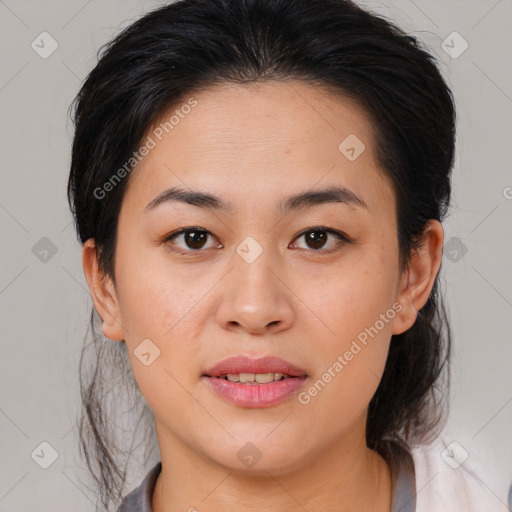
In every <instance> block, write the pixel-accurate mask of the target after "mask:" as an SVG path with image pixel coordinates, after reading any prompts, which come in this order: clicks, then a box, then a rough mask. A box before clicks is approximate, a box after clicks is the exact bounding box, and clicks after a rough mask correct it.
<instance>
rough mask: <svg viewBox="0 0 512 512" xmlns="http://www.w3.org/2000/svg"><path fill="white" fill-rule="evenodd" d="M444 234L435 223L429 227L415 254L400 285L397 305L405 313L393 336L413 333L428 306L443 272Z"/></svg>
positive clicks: (397, 318)
mask: <svg viewBox="0 0 512 512" xmlns="http://www.w3.org/2000/svg"><path fill="white" fill-rule="evenodd" d="M443 240H444V233H443V227H442V225H441V223H440V222H439V221H437V220H434V219H431V220H429V221H428V222H427V224H426V225H425V229H424V231H423V234H422V240H421V245H420V247H419V248H418V249H417V250H415V251H414V252H413V253H412V254H411V258H410V262H409V265H408V267H407V270H406V271H405V272H404V273H403V275H402V277H401V281H400V287H399V293H398V297H397V301H398V302H399V303H400V304H401V305H402V310H401V311H400V312H399V313H398V314H397V315H396V317H395V318H394V320H393V328H392V334H402V333H403V332H405V331H407V330H408V329H410V328H411V327H412V326H413V325H414V322H415V321H416V317H417V316H418V311H419V310H420V309H421V308H422V307H423V306H424V305H425V303H426V302H427V300H428V298H429V296H430V293H431V291H432V288H433V286H434V282H435V279H436V277H437V274H438V273H439V269H440V268H441V260H442V256H443Z"/></svg>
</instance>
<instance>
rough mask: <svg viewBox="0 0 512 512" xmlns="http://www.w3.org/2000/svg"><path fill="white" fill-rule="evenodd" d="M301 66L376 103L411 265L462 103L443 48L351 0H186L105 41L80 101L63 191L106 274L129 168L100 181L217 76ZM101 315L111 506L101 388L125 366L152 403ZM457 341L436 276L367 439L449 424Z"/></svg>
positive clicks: (99, 438)
mask: <svg viewBox="0 0 512 512" xmlns="http://www.w3.org/2000/svg"><path fill="white" fill-rule="evenodd" d="M292 80H299V81H306V82H309V83H312V84H316V85H318V86H319V87H325V88H327V89H328V90H330V91H332V92H333V93H338V94H340V96H345V97H349V98H351V99H354V100H356V102H357V103H358V105H359V106H360V107H361V108H362V109H363V110H364V111H365V112H366V113H367V115H368V116H369V119H370V121H371V123H372V125H373V128H374V131H375V151H376V157H377V161H378V164H379V166H380V169H381V171H382V172H383V173H384V175H385V176H387V177H388V178H389V179H390V182H391V183H392V185H393V188H394V192H395V198H396V208H397V224H398V233H397V236H398V243H399V249H400V251H399V253H400V262H399V263H400V268H401V269H402V270H403V269H405V268H406V266H407V264H408V262H409V261H410V257H411V255H412V253H413V252H414V251H415V250H416V249H418V247H419V244H420V241H421V235H422V233H423V231H424V228H425V225H426V223H427V221H428V220H429V219H436V220H439V221H442V220H443V218H444V217H445V216H446V213H447V210H448V207H449V201H450V193H451V185H450V173H451V169H452V165H453V159H454V144H455V108H454V103H453V98H452V94H451V91H450V90H449V88H448V87H447V85H446V83H445V81H444V80H443V78H442V76H441V74H440V72H439V69H438V67H437V65H436V62H435V59H434V58H433V57H432V56H431V55H430V54H429V53H428V51H427V50H426V49H425V48H424V47H423V46H422V45H421V43H419V42H418V41H417V40H416V39H415V38H414V37H412V36H410V35H407V34H405V33H404V32H403V31H402V30H400V29H399V28H397V27H396V26H394V25H393V24H392V23H390V22H389V21H387V20H385V19H384V18H382V17H379V16H377V15H374V14H371V13H369V12H367V11H365V10H363V9H361V8H360V7H358V6H357V5H355V4H354V3H352V2H350V1H348V0H180V1H177V2H173V3H170V4H168V5H166V6H164V7H161V8H158V9H156V10H155V11H152V12H150V13H148V14H146V15H145V16H143V17H142V18H140V19H138V20H137V21H136V22H134V23H133V24H131V25H130V26H129V27H127V28H126V29H125V30H123V31H122V32H121V33H120V34H119V35H117V37H115V39H113V40H112V41H111V42H109V43H108V44H106V45H105V46H104V47H103V48H102V49H101V50H100V54H99V62H98V64H97V65H96V67H95V68H94V69H93V70H92V71H91V72H90V74H89V75H88V77H87V79H86V80H85V82H84V84H83V86H82V88H81V90H80V92H79V94H78V95H77V97H76V99H75V102H74V123H75V130H76V131H75V136H74V141H73V148H72V161H71V170H70V176H69V183H68V200H69V204H70V207H71V210H72V212H73V215H74V219H75V228H76V231H77V234H78V238H79V240H80V241H81V242H82V243H84V242H85V241H86V240H87V239H89V238H94V240H95V243H96V248H97V251H98V259H99V265H100V268H101V269H102V270H103V271H104V272H105V274H106V275H108V276H110V277H111V278H112V279H113V281H114V282H115V275H114V254H115V247H116V233H117V224H118V216H119V211H120V206H121V202H122V200H123V195H124V192H125V190H126V185H127V183H128V181H129V179H130V178H129V176H126V177H125V178H124V179H123V180H120V181H119V183H117V184H116V186H115V187H113V188H112V190H111V191H110V192H109V194H108V197H107V198H105V199H102V198H101V197H99V196H98V193H97V191H98V190H99V189H101V187H102V186H103V185H104V184H105V183H106V182H108V181H109V180H110V179H111V178H112V176H113V175H114V174H115V173H116V172H117V171H118V170H119V169H120V168H122V167H123V165H125V163H126V162H127V161H129V159H130V157H131V156H132V154H133V153H134V151H136V150H137V148H138V147H139V146H140V144H141V142H142V140H143V137H144V136H145V134H147V132H148V129H149V128H150V127H151V126H153V124H154V123H155V122H156V121H157V120H158V119H160V118H161V116H162V115H163V114H164V113H165V112H167V111H169V109H170V108H171V107H172V106H174V105H178V104H179V103H180V102H182V101H185V100H186V98H188V97H190V96H191V95H192V94H193V93H197V92H199V91H201V90H204V89H206V88H208V87H211V86H212V85H215V84H223V83H226V84H241V85H243V84H249V83H254V82H259V83H265V82H269V81H292ZM97 321H98V317H97V313H96V312H95V310H94V308H93V310H92V312H91V329H92V335H93V342H92V343H91V344H90V345H87V344H85V345H84V349H83V352H82V358H81V361H80V385H81V390H82V399H83V409H82V417H81V422H80V440H81V449H82V450H83V453H84V455H85V458H86V461H87V464H88V467H89V469H90V470H91V472H92V474H93V476H94V478H95V479H96V481H97V483H98V485H99V490H100V492H99V495H100V497H101V500H102V503H103V506H104V507H105V508H107V509H108V505H109V503H110V502H111V501H116V502H119V501H120V500H121V497H122V493H123V489H124V487H125V483H126V467H125V468H124V469H123V468H122V465H121V462H120V460H118V459H117V457H118V456H120V455H121V454H122V451H121V450H120V449H119V445H118V442H117V441H116V438H115V436H113V435H112V425H113V424H114V422H115V421H117V420H115V419H112V417H111V416H109V414H110V415H111V414H113V412H112V410H110V409H109V408H107V407H106V405H105V404H104V400H103V395H104V394H105V393H107V391H106V390H107V389H109V388H110V386H111V383H112V382H113V381H114V380H115V379H116V375H117V376H118V377H117V378H122V379H124V382H125V383H126V385H127V386H128V387H129V388H130V389H131V390H132V391H134V392H135V395H133V398H134V400H135V402H134V403H138V404H142V407H143V412H142V415H146V416H147V419H148V421H151V415H150V413H149V412H148V407H147V404H146V405H144V401H143V398H142V395H141V394H140V392H138V388H137V386H136V384H135V382H134V378H133V375H132V373H131V370H130V367H129V361H128V358H127V356H126V346H125V344H124V343H114V342H112V341H109V340H106V339H105V338H103V337H102V335H101V334H99V333H98V329H97V328H98V325H97ZM86 348H90V349H91V350H93V352H94V354H95V357H94V358H93V361H92V363H91V364H92V366H91V365H89V366H87V365H86V364H85V357H84V354H85V351H86ZM450 353H451V341H450V327H449V323H448V319H447V315H446V312H445V308H444V306H443V302H442V296H441V294H440V292H439V282H438V278H436V280H435V282H434V286H433V288H432V292H431V294H430V297H429V299H428V300H427V302H426V304H425V305H424V306H423V308H421V310H420V311H419V314H418V317H417V319H416V321H415V323H414V325H413V326H412V327H411V328H410V329H409V330H407V331H406V332H404V333H402V334H400V335H393V336H392V339H391V343H390V348H389V354H388V358H387V361H386V367H385V370H384V374H383V376H382V379H381V382H380V385H379V387H378V389H377V391H376V393H375V395H374V396H373V398H372V400H371V402H370V404H369V411H368V422H367V431H366V440H367V445H368V447H369V448H371V449H374V450H375V451H377V452H378V453H380V454H381V455H382V456H383V457H384V458H385V459H386V460H387V461H388V462H389V463H391V462H393V461H396V460H398V458H400V457H401V455H402V454H403V452H404V451H405V450H409V449H410V448H411V447H412V446H413V445H415V444H420V443H422V442H425V441H426V440H427V439H430V438H434V437H435V436H436V435H437V433H438V431H439V429H440V427H441V426H442V425H443V424H444V420H445V413H446V407H445V406H446V403H447V401H446V400H445V398H446V397H447V396H448V385H449V371H448V370H449V361H450ZM119 376H120V377H119ZM123 389H124V388H123ZM142 415H141V418H142ZM150 439H153V438H150ZM130 453H131V450H130V451H129V453H128V457H129V456H130Z"/></svg>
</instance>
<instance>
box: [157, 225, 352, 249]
mask: <svg viewBox="0 0 512 512" xmlns="http://www.w3.org/2000/svg"><path fill="white" fill-rule="evenodd" d="M318 231H320V232H324V233H329V234H332V235H334V236H335V237H336V238H338V240H339V241H341V242H342V243H341V244H339V243H338V244H336V246H335V247H333V248H331V249H303V248H299V250H302V251H309V252H314V253H321V254H331V253H333V252H336V251H338V250H340V249H341V247H343V246H344V245H345V244H349V243H352V242H353V241H354V240H353V239H352V238H351V237H349V236H348V235H347V234H345V233H343V232H342V231H338V230H336V229H332V228H327V227H324V226H314V227H311V228H308V229H305V230H303V231H301V232H300V233H299V234H298V235H297V236H296V237H295V238H294V240H297V239H298V238H300V237H302V236H304V235H306V234H307V233H313V232H318ZM191 232H201V233H207V234H209V235H212V233H210V232H209V231H208V230H207V229H204V228H201V227H195V226H192V227H188V228H183V229H180V230H178V231H175V232H173V233H170V234H168V235H166V236H165V237H164V238H163V239H162V240H161V243H166V244H167V243H168V242H171V241H172V240H174V239H175V238H177V237H178V236H180V235H184V234H186V233H191ZM212 236H213V235H212ZM173 245H174V244H173ZM171 250H173V251H176V252H179V253H181V254H186V255H189V254H190V253H201V252H205V251H206V249H204V250H203V249H182V248H180V247H178V248H171Z"/></svg>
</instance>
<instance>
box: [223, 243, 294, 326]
mask: <svg viewBox="0 0 512 512" xmlns="http://www.w3.org/2000/svg"><path fill="white" fill-rule="evenodd" d="M264 254H265V252H264V253H263V254H262V255H260V257H259V258H258V259H257V260H256V261H254V262H252V263H246V262H245V261H243V260H242V259H239V260H238V261H235V266H234V268H233V269H232V270H231V272H229V273H228V275H227V276H226V278H225V279H224V280H223V287H222V290H221V293H222V295H221V299H220V305H219V307H218V309H217V313H216V315H217V321H218V323H219V325H220V326H221V327H222V328H224V329H226V330H229V331H239V332H247V333H250V334H276V333H278V332H280V331H283V330H286V329H289V328H290V326H291V325H292V324H293V320H294V309H293V303H292V298H293V297H294V294H293V293H292V291H291V289H290V285H289V284H288V283H286V279H285V278H284V276H282V275H280V272H279V268H278V267H276V266H275V265H271V264H270V261H269V259H267V258H265V257H264Z"/></svg>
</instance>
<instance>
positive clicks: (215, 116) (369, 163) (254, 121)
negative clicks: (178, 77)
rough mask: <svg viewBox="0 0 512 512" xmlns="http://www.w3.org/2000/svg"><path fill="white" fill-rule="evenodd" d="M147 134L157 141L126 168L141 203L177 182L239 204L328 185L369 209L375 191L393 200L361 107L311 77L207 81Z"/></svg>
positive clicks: (373, 207)
mask: <svg viewBox="0 0 512 512" xmlns="http://www.w3.org/2000/svg"><path fill="white" fill-rule="evenodd" d="M187 105H194V106H193V107H190V106H187ZM185 107H186V108H185ZM149 139H151V140H152V143H151V146H153V147H152V149H150V150H149V152H148V153H147V155H146V156H145V157H144V158H143V159H142V161H141V162H140V163H139V164H137V166H136V167H135V169H134V170H133V171H132V173H131V176H130V182H129V187H128V190H127V192H126V196H125V199H127V200H132V199H134V192H136V198H138V200H140V201H146V202H145V203H144V204H142V203H141V204H140V205H138V206H137V209H139V210H140V209H141V207H142V209H144V208H145V207H146V206H147V203H148V202H149V201H151V200H153V199H154V198H155V197H156V196H157V195H158V194H160V193H162V191H164V190H165V189H167V188H169V187H171V186H176V185H178V186H180V188H191V189H194V190H197V189H201V190H208V191H210V192H211V193H212V194H214V195H216V196H220V197H226V200H229V202H230V203H232V204H234V205H235V206H236V205H237V204H240V205H241V206H243V205H246V206H247V204H249V203H251V204H256V203H259V204H261V199H262V197H265V198H270V197H271V196H272V197H275V198H277V197H278V196H279V195H281V196H283V195H286V196H288V195H290V194H292V193H294V192H295V193H298V192H300V191H303V190H304V189H306V188H307V189H311V188H318V187H322V188H323V187H326V186H331V185H341V186H343V187H345V188H347V189H350V190H352V191H353V192H354V193H355V194H357V195H358V196H359V197H363V198H364V200H365V202H366V203H367V204H368V209H369V210H370V211H372V210H379V209H381V208H382V204H376V203H378V202H379V200H380V201H384V202H388V203H389V202H390V201H391V202H392V201H393V197H392V192H391V187H390V184H389V182H388V180H387V178H386V177H385V176H384V175H383V173H382V170H381V169H379V167H378V165H377V162H376V159H375V156H374V154H375V151H374V145H375V142H374V128H373V126H372V124H371V121H370V119H369V117H368V116H367V114H366V113H365V112H364V110H363V109H362V108H361V107H360V106H359V105H358V104H357V103H356V102H355V101H353V100H351V99H349V98H345V97H343V96H341V95H334V94H332V93H330V92H328V91H327V90H325V89H324V88H322V87H320V86H315V85H312V84H309V83H304V82H297V81H294V82H268V83H265V84H251V85H243V86H240V85H231V84H229V85H228V84H224V85H217V86H214V87H210V88H207V89H204V90H202V91H200V92H197V93H195V94H190V95H189V96H187V97H185V98H184V99H183V100H182V101H181V103H176V104H175V105H173V107H172V108H171V109H169V110H168V111H166V112H165V113H164V114H163V115H162V116H161V117H160V119H159V120H158V121H157V122H156V123H155V124H154V125H153V126H151V128H150V129H149V130H148V132H147V134H146V136H145V137H144V141H147V140H149ZM390 194H391V195H390ZM227 196H229V197H227ZM256 198H258V199H256ZM252 201H254V203H252Z"/></svg>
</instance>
